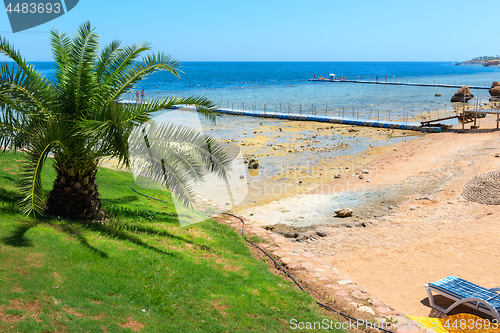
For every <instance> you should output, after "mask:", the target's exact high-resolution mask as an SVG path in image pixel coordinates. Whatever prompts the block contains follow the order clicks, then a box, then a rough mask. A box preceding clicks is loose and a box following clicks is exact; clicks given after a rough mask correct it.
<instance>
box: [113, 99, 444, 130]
mask: <svg viewBox="0 0 500 333" xmlns="http://www.w3.org/2000/svg"><path fill="white" fill-rule="evenodd" d="M118 103H120V104H136V102H135V101H125V100H123V101H118ZM145 103H147V102H145ZM172 109H181V110H190V111H196V108H195V107H193V106H189V105H179V106H174V107H172ZM216 112H218V113H221V114H227V115H235V116H247V117H261V118H276V119H283V120H290V121H312V122H321V123H334V124H343V125H354V126H368V127H378V128H390V129H400V130H411V131H420V132H428V133H440V132H442V129H441V126H437V125H428V126H423V125H422V124H420V123H417V122H412V121H408V120H405V121H398V120H377V119H368V118H363V117H359V115H358V116H354V115H353V117H349V116H347V115H345V114H342V116H340V115H339V116H335V115H326V114H325V115H318V114H315V113H310V114H309V113H287V112H278V111H257V110H254V111H249V110H238V109H233V108H231V109H225V108H219V109H217V110H216Z"/></svg>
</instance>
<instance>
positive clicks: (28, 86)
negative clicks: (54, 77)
mask: <svg viewBox="0 0 500 333" xmlns="http://www.w3.org/2000/svg"><path fill="white" fill-rule="evenodd" d="M54 101H55V92H54V91H53V89H52V85H51V84H50V82H49V81H48V80H47V79H45V78H42V77H41V76H39V75H37V74H35V73H26V72H25V71H24V70H23V69H22V68H21V67H19V66H16V65H12V67H9V65H8V64H7V63H2V64H0V102H1V103H4V104H6V105H9V106H12V107H14V108H15V109H16V110H18V112H25V113H26V111H27V112H30V113H34V112H42V113H43V114H44V115H46V116H48V115H49V114H50V110H49V109H50V106H51V105H52V104H53V103H54ZM0 112H1V111H0Z"/></svg>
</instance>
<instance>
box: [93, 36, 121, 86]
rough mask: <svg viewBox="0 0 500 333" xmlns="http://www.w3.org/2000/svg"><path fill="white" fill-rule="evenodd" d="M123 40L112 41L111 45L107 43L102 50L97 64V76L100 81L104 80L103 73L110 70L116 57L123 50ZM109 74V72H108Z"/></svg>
mask: <svg viewBox="0 0 500 333" xmlns="http://www.w3.org/2000/svg"><path fill="white" fill-rule="evenodd" d="M121 44H122V43H121V42H120V41H118V40H115V41H112V42H111V43H110V44H109V45H107V46H106V47H105V48H104V49H103V50H102V52H101V56H100V57H99V60H98V62H97V64H96V67H95V68H96V69H95V72H96V76H97V79H98V80H99V82H101V83H103V82H102V78H103V76H104V75H103V74H104V73H105V71H107V70H109V67H110V66H111V64H112V63H113V61H114V60H115V58H116V57H117V56H118V55H119V53H120V51H121V48H120V47H121ZM106 74H109V73H106Z"/></svg>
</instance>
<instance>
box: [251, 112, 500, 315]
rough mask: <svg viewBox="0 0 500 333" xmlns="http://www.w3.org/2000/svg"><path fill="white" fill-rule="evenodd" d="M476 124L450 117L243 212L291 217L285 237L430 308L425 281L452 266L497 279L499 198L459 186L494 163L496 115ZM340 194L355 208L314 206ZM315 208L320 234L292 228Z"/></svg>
mask: <svg viewBox="0 0 500 333" xmlns="http://www.w3.org/2000/svg"><path fill="white" fill-rule="evenodd" d="M494 118H495V119H494ZM479 125H480V129H476V130H466V131H465V132H462V131H461V130H460V128H461V125H456V126H455V128H454V129H452V130H450V131H447V132H445V133H436V134H428V135H426V136H424V137H419V138H415V139H413V140H410V141H407V142H400V143H397V144H396V145H393V146H390V147H385V148H384V151H378V154H373V155H369V152H368V154H367V155H365V156H364V157H365V158H364V159H363V157H361V160H364V162H365V163H361V162H358V163H356V164H354V167H353V168H349V169H346V168H345V167H344V169H343V172H342V175H341V177H340V178H334V179H332V180H328V181H324V182H323V184H321V185H319V186H317V187H315V188H314V189H313V190H311V191H308V192H307V193H303V194H301V195H300V196H298V197H297V196H295V197H293V196H292V197H288V198H283V199H281V200H279V201H275V202H271V203H267V204H264V205H261V206H257V207H251V208H247V209H244V210H242V211H241V214H242V215H243V216H245V217H246V218H248V219H249V220H251V221H253V222H255V223H257V224H259V225H262V226H265V225H271V224H276V223H282V224H289V225H291V226H292V227H289V228H286V227H285V228H283V229H282V230H281V231H282V233H284V234H286V233H287V232H288V233H289V232H290V231H291V230H292V231H293V230H295V231H296V233H295V235H293V233H292V238H289V241H290V242H291V243H294V244H295V245H296V246H299V247H301V248H302V249H304V250H306V251H309V252H312V253H313V254H314V255H315V256H317V257H321V259H322V260H325V261H327V262H330V263H332V264H333V265H334V266H335V267H336V269H338V270H339V271H341V272H343V273H345V274H347V275H348V276H350V277H351V278H352V279H353V280H355V281H356V282H357V283H358V284H359V285H361V286H363V287H364V288H365V289H366V290H367V291H368V292H370V293H371V294H372V295H374V296H375V297H377V298H378V299H380V300H381V301H383V302H384V303H386V304H388V305H390V306H391V307H392V308H394V309H396V310H398V311H401V312H402V313H404V314H406V315H417V316H428V315H430V314H432V313H435V311H432V309H431V308H430V307H429V305H428V301H427V294H426V291H425V289H424V285H425V284H426V283H429V282H432V281H435V280H439V279H441V278H444V277H446V276H448V275H456V276H459V277H461V278H464V279H467V280H469V281H472V282H474V283H476V284H478V285H481V286H484V287H487V288H492V287H497V286H498V285H499V284H500V283H499V280H498V275H499V273H500V269H499V268H495V267H497V264H498V262H499V260H498V259H497V258H496V253H498V252H499V250H500V245H499V244H498V243H497V242H496V240H498V239H499V237H500V225H499V224H498V223H497V220H498V216H500V206H496V205H484V204H479V203H476V202H471V201H467V200H465V199H464V198H463V197H462V195H461V192H462V188H463V186H464V183H465V182H466V181H467V180H468V179H469V178H471V177H473V176H475V175H477V174H480V173H483V172H489V171H493V170H498V169H500V157H498V156H500V155H499V154H500V147H499V146H498V137H499V133H500V132H498V131H497V130H495V127H496V117H493V116H491V115H490V116H488V117H487V118H485V119H481V120H480V124H479ZM469 127H470V124H468V125H466V129H467V128H469ZM367 156H368V158H366V157H367ZM359 157H360V156H358V158H359ZM332 165H333V164H332ZM360 175H363V177H360ZM360 178H362V179H360ZM368 180H369V181H368ZM311 187H312V186H311ZM339 198H340V201H341V202H342V204H346V205H347V204H348V205H349V206H348V208H351V209H353V210H354V214H353V216H352V217H350V218H345V219H341V218H338V217H335V214H332V213H331V210H325V211H320V210H319V208H320V206H321V207H324V206H325V205H328V204H329V203H331V202H334V201H335V200H339ZM346 198H349V199H350V200H347V199H346ZM342 199H345V200H342ZM319 217H321V221H322V223H318V224H317V226H316V228H321V229H322V230H325V231H326V232H327V236H326V237H315V238H313V239H308V238H307V237H301V236H303V235H304V234H305V235H307V233H308V232H309V231H310V230H311V227H309V228H300V227H297V226H300V223H297V222H300V221H304V223H303V225H304V226H305V225H311V224H316V223H315V222H314V220H317V219H318V218H319ZM294 219H295V220H294ZM313 228H314V227H313ZM278 231H279V229H278ZM297 235H298V237H297V238H295V237H293V236H297ZM288 236H289V237H290V234H289V235H288Z"/></svg>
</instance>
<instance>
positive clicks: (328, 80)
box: [308, 79, 491, 90]
mask: <svg viewBox="0 0 500 333" xmlns="http://www.w3.org/2000/svg"><path fill="white" fill-rule="evenodd" d="M308 81H313V82H334V83H366V84H382V85H393V86H415V87H441V88H462V87H463V86H464V85H463V84H442V83H414V82H401V81H399V82H394V81H387V82H385V81H384V79H382V80H379V81H373V80H352V79H342V80H339V79H336V80H332V79H309V80H308ZM468 87H469V88H470V89H486V90H488V89H490V88H491V87H486V86H468Z"/></svg>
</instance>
